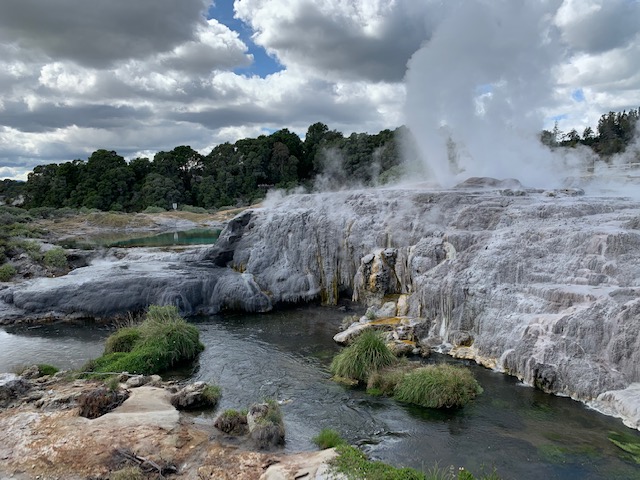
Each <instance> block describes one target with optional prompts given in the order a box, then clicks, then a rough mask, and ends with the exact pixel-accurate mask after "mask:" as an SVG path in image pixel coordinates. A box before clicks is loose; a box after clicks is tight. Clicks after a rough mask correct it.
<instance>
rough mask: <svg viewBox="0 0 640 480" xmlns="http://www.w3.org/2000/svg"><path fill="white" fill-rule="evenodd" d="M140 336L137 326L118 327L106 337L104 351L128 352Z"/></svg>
mask: <svg viewBox="0 0 640 480" xmlns="http://www.w3.org/2000/svg"><path fill="white" fill-rule="evenodd" d="M141 336H142V334H141V333H140V329H139V328H137V327H124V328H119V329H118V330H116V331H115V332H114V333H113V334H111V335H109V338H107V342H106V344H105V346H104V353H105V354H107V353H115V352H125V353H126V352H130V351H131V350H133V347H134V346H135V344H136V343H138V341H140V337H141Z"/></svg>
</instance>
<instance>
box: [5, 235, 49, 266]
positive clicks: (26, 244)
mask: <svg viewBox="0 0 640 480" xmlns="http://www.w3.org/2000/svg"><path fill="white" fill-rule="evenodd" d="M10 247H11V248H12V249H14V250H21V251H23V252H24V253H26V254H27V255H29V257H30V258H31V259H32V260H33V261H36V262H40V261H41V260H42V252H41V247H40V244H39V243H38V242H33V241H29V240H17V241H12V242H11V243H10Z"/></svg>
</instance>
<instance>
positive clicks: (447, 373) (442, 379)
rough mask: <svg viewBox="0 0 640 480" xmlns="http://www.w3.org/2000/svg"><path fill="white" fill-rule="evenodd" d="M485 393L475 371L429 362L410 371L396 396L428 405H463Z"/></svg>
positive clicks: (438, 406)
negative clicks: (475, 375) (430, 363)
mask: <svg viewBox="0 0 640 480" xmlns="http://www.w3.org/2000/svg"><path fill="white" fill-rule="evenodd" d="M480 393H482V388H481V387H480V384H479V383H478V382H477V381H476V379H475V378H474V377H473V374H472V373H471V371H470V370H469V369H467V368H464V367H456V366H453V365H448V364H440V365H428V366H426V367H422V368H418V369H416V370H414V371H412V372H409V373H407V374H406V375H405V376H404V377H402V380H400V383H398V385H397V386H396V388H395V391H394V395H395V398H396V399H397V400H399V401H401V402H405V403H413V404H415V405H420V406H422V407H427V408H455V407H461V406H463V405H465V404H466V403H468V402H469V401H471V400H473V399H474V398H475V397H476V395H479V394H480Z"/></svg>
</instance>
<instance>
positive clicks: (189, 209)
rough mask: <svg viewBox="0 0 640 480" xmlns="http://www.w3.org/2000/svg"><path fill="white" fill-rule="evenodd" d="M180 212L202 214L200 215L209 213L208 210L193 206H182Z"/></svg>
mask: <svg viewBox="0 0 640 480" xmlns="http://www.w3.org/2000/svg"><path fill="white" fill-rule="evenodd" d="M180 210H181V211H183V212H189V213H200V214H205V213H209V212H208V211H207V210H206V209H204V208H202V207H194V206H193V205H181V206H180Z"/></svg>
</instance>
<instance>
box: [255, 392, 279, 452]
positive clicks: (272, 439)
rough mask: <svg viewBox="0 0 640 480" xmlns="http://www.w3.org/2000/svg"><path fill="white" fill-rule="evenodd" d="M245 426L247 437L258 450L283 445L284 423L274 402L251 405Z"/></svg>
mask: <svg viewBox="0 0 640 480" xmlns="http://www.w3.org/2000/svg"><path fill="white" fill-rule="evenodd" d="M247 424H248V426H249V435H250V436H251V439H252V440H253V441H254V443H255V444H256V446H257V447H258V448H261V449H262V448H271V447H275V446H279V445H284V437H285V430H284V421H283V419H282V413H281V412H280V407H279V406H278V404H277V403H276V402H275V401H274V402H267V403H258V404H254V405H252V406H251V408H250V409H249V413H248V414H247Z"/></svg>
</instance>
